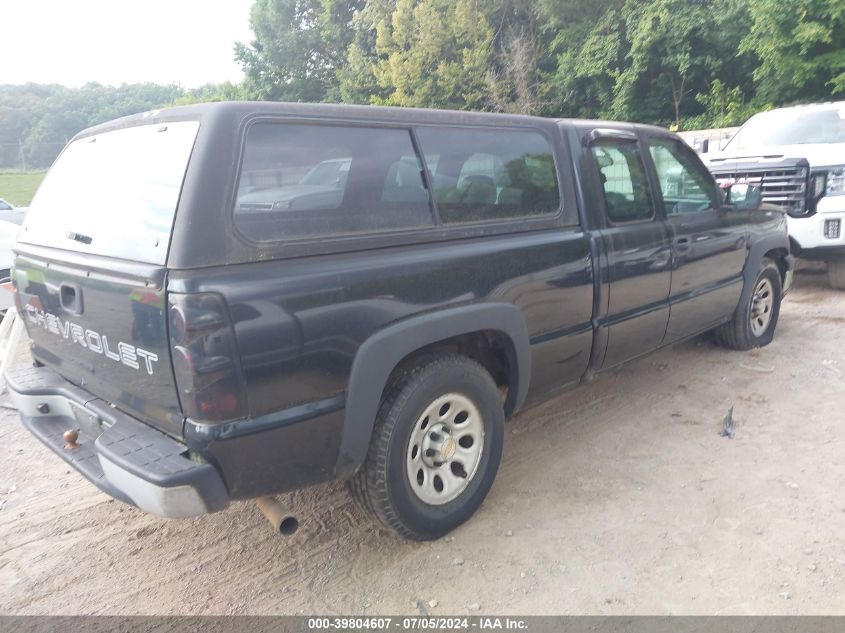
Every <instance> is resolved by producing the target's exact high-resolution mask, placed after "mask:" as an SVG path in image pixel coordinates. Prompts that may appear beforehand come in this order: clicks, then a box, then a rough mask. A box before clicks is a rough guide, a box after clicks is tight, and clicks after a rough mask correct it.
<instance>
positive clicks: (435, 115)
mask: <svg viewBox="0 0 845 633" xmlns="http://www.w3.org/2000/svg"><path fill="white" fill-rule="evenodd" d="M252 115H267V116H285V115H288V116H293V117H313V118H318V119H322V118H326V119H350V120H357V121H387V122H395V123H402V124H427V123H428V124H430V123H435V124H436V123H440V124H450V125H460V124H471V125H472V124H475V125H501V126H507V127H521V126H537V125H538V124H539V125H548V124H549V123H550V122H554V123H558V124H561V123H563V124H571V125H574V126H576V127H579V128H588V127H589V128H594V127H607V128H617V129H618V128H624V129H633V128H634V127H635V126H636V127H639V128H642V129H651V130H660V131H664V132H665V130H663V128H659V127H656V126H650V125H642V124H635V123H626V122H622V121H601V120H588V119H571V118H548V117H538V116H531V115H525V114H504V113H496V112H470V111H466V110H437V109H427V108H402V107H392V106H374V105H350V104H327V103H286V102H274V101H220V102H213V103H198V104H191V105H184V106H173V107H169V108H161V109H157V110H150V111H147V112H141V113H138V114H132V115H130V116H126V117H122V118H120V119H115V120H113V121H108V122H106V123H103V124H100V125H96V126H94V127H90V128H87V129H85V130H82V131H81V132H79V133H78V134H77V135H76V136H75V137H74V139H76V138H84V137H86V136H92V135H94V134H100V133H102V132H106V131H108V130H114V129H119V128H124V127H131V126H135V125H140V124H144V123H164V122H167V121H178V120H200V119H206V118H218V117H233V118H241V117H244V116H252Z"/></svg>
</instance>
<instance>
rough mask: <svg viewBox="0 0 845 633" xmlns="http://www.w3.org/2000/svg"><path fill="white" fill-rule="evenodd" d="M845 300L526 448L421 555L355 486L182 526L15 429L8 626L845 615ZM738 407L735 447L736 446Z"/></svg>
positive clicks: (819, 306)
mask: <svg viewBox="0 0 845 633" xmlns="http://www.w3.org/2000/svg"><path fill="white" fill-rule="evenodd" d="M843 325H845V293H843V292H835V291H832V290H829V289H828V288H827V287H826V277H825V275H824V270H823V268H818V267H812V268H810V267H808V268H805V269H804V270H802V271H801V272H800V274H799V275H798V277H797V285H796V289H795V290H794V291H793V293H792V294H791V295H790V296H789V297H788V299H787V301H786V303H785V304H784V307H783V311H782V314H781V322H780V325H779V329H778V333H777V336H776V338H775V342H774V343H773V344H772V345H771V346H769V347H767V348H765V349H761V350H757V351H754V352H750V353H738V352H730V351H726V350H723V349H720V348H718V347H716V346H715V345H714V344H713V343H711V342H710V341H709V340H708V339H707V338H706V337H703V338H700V339H696V340H694V341H691V342H687V343H684V344H680V345H676V346H674V347H673V348H670V349H666V350H663V351H661V352H659V353H657V354H655V355H652V356H649V357H647V358H645V359H642V360H640V361H637V362H635V363H633V364H630V365H628V366H626V367H624V368H622V369H620V370H618V371H614V372H611V373H608V374H605V375H603V376H601V377H600V378H599V379H598V380H596V381H595V382H593V383H591V384H589V385H586V386H582V387H579V388H577V389H575V390H572V391H569V392H567V393H565V394H563V395H561V396H559V397H557V398H555V399H554V400H552V401H549V402H547V403H546V404H544V405H543V406H541V407H539V408H536V409H533V410H531V411H527V412H525V413H523V414H522V415H520V416H519V417H518V418H517V419H515V420H514V421H512V422H511V423H510V425H509V427H508V435H507V439H506V443H505V456H504V459H503V462H502V466H501V469H500V471H499V475H498V478H497V480H496V483H495V485H494V486H493V490H492V492H491V494H490V496H489V497H488V499H487V501H486V502H485V504H484V506H483V507H482V508H481V510H480V511H479V512H478V514H477V515H476V516H475V517H474V518H473V519H472V520H471V521H470V522H469V523H467V524H466V525H464V526H463V527H461V528H460V529H458V530H457V531H455V532H454V533H453V534H452V535H451V536H449V537H447V538H444V539H441V540H439V541H437V542H434V543H424V544H420V543H411V542H406V541H403V540H400V539H398V538H396V537H393V536H391V535H390V534H388V533H387V532H385V531H383V530H381V529H378V528H377V527H375V526H374V524H372V523H371V522H370V521H369V520H368V519H367V518H366V517H365V516H363V515H362V513H361V512H359V510H358V509H357V508H356V507H355V506H354V505H353V504H352V503H351V502H350V500H349V498H348V496H347V494H346V490H345V488H344V487H343V486H342V485H340V484H332V485H329V486H321V487H318V488H312V489H308V490H305V491H301V492H298V493H295V494H292V495H287V496H285V497H284V498H283V501H284V502H286V503H289V504H290V506H291V507H292V508H294V509H295V511H296V512H297V514H298V515H299V516H300V518H301V521H302V527H301V528H300V530H299V532H298V533H297V534H296V535H294V536H293V537H291V538H288V539H284V538H281V537H278V536H276V535H274V534H272V533H271V531H270V529H269V527H268V526H267V524H266V522H265V520H264V518H263V517H262V516H261V514H260V513H259V512H258V510H257V509H256V508H255V507H254V505H253V504H249V503H236V504H234V505H233V506H232V507H230V508H229V509H228V510H227V511H226V512H222V513H219V514H215V515H210V516H206V517H200V518H197V519H192V520H183V521H175V520H165V519H159V518H156V517H152V516H148V515H145V514H143V513H141V512H139V511H137V510H135V509H133V508H130V507H128V506H125V505H122V504H120V503H119V502H116V501H112V500H110V499H109V498H108V497H106V496H105V495H103V494H102V493H100V492H98V491H97V490H96V489H95V488H93V487H92V486H91V485H90V484H88V483H87V482H85V481H84V480H82V479H81V477H80V476H78V475H77V474H75V473H74V472H71V471H69V470H68V468H67V467H66V466H65V465H64V464H63V463H62V462H61V461H60V460H59V459H57V458H56V457H54V456H53V455H51V454H50V453H49V451H48V450H47V449H46V448H44V447H42V446H41V445H40V444H39V443H38V442H37V441H36V440H35V439H34V438H32V437H31V436H29V434H27V433H26V432H24V431H23V430H22V428H21V426H20V424H19V423H18V421H17V419H16V414H15V413H14V412H11V411H6V412H3V413H1V414H0V588H2V590H0V613H2V614H271V613H272V614H297V613H349V614H384V613H429V614H432V615H441V614H455V613H473V612H475V611H478V612H482V613H483V612H496V613H499V614H666V613H672V614H833V613H835V614H845V601H843V600H842V596H843V595H845V530H843V523H845V499H844V498H843V496H842V490H843V488H845V453H843V444H844V442H843V440H845V414H843V402H845V398H843V396H845V382H843V379H845V327H843ZM731 406H734V415H733V418H734V420H735V425H736V435H735V437H734V438H733V439H729V438H726V437H722V436H720V435H719V431H720V430H721V428H722V420H723V418H724V416H725V414H726V412H727V410H728V408H729V407H731Z"/></svg>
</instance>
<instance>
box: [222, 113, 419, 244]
mask: <svg viewBox="0 0 845 633" xmlns="http://www.w3.org/2000/svg"><path fill="white" fill-rule="evenodd" d="M234 221H235V226H237V228H238V229H239V230H240V231H241V233H242V234H243V235H244V236H246V237H247V238H249V239H251V240H254V241H257V242H261V241H273V240H291V239H299V238H312V239H313V238H320V237H323V236H335V235H350V234H362V233H376V232H380V231H395V230H402V229H409V228H418V227H423V228H424V227H430V226H434V216H433V214H432V208H431V200H430V196H429V193H428V190H427V189H426V188H425V182H424V181H423V172H422V162H421V161H420V159H419V157H418V156H417V153H416V151H415V149H414V145H413V141H412V139H411V132H410V130H409V129H398V128H379V127H363V126H344V125H322V124H316V123H314V124H312V123H275V122H257V123H255V124H253V125H252V126H251V127H250V129H249V132H248V133H247V138H246V147H245V150H244V157H243V162H242V164H241V172H240V183H239V186H238V193H237V199H236V203H235V213H234Z"/></svg>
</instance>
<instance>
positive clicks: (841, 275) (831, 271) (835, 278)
mask: <svg viewBox="0 0 845 633" xmlns="http://www.w3.org/2000/svg"><path fill="white" fill-rule="evenodd" d="M827 278H828V280H829V281H830V287H831V288H835V289H836V290H845V259H832V260H830V261H829V262H828V263H827Z"/></svg>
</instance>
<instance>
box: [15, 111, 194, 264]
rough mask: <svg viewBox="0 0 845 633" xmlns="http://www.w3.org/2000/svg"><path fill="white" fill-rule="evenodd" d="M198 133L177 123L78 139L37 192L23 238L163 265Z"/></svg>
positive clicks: (191, 124)
mask: <svg viewBox="0 0 845 633" xmlns="http://www.w3.org/2000/svg"><path fill="white" fill-rule="evenodd" d="M198 129H199V123H198V122H197V121H179V122H173V123H168V124H166V125H162V124H152V125H139V126H135V127H129V128H124V129H119V130H113V131H109V132H104V133H102V134H97V135H94V136H88V137H85V138H81V139H78V140H76V141H73V142H72V143H71V144H70V145H68V146H67V147H66V148H65V150H64V151H63V152H62V154H61V155H60V156H59V158H58V159H57V161H56V163H55V164H54V165H53V167H52V168H51V169H50V171H49V173H48V174H47V176H46V178H45V179H44V182H43V183H42V184H41V186H40V188H39V189H38V193H37V194H36V195H35V198H34V199H33V201H32V205H31V206H30V208H29V211H28V212H27V215H26V219H25V221H24V224H23V227H22V229H21V233H20V235H19V239H20V241H22V242H27V243H30V244H39V245H42V246H50V247H54V248H62V249H66V250H72V251H79V252H84V253H92V254H95V255H105V256H108V257H117V258H121V259H129V260H133V261H138V262H145V263H150V264H159V265H160V264H164V263H165V261H166V259H167V249H168V245H169V243H170V233H171V231H172V229H173V219H174V217H175V214H176V207H177V205H178V203H179V196H180V193H181V190H182V181H183V180H184V177H185V170H186V169H187V166H188V161H189V160H190V156H191V151H192V150H193V146H194V141H195V140H196V136H197V131H198Z"/></svg>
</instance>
